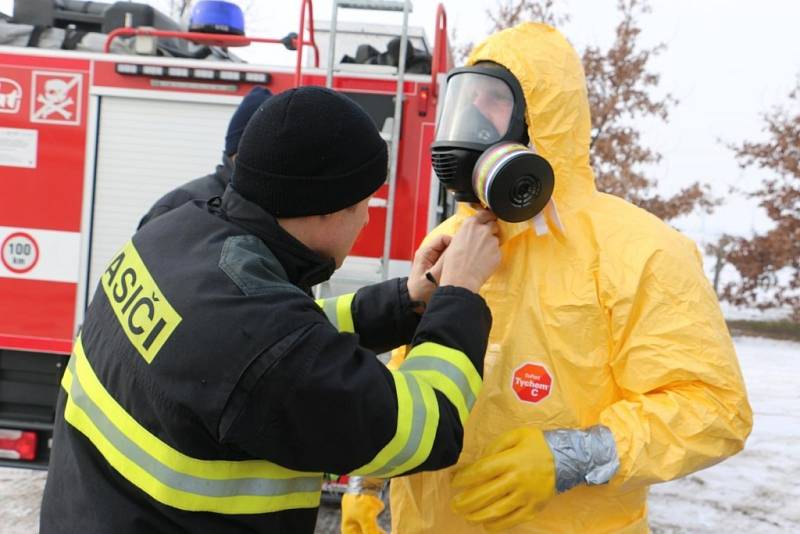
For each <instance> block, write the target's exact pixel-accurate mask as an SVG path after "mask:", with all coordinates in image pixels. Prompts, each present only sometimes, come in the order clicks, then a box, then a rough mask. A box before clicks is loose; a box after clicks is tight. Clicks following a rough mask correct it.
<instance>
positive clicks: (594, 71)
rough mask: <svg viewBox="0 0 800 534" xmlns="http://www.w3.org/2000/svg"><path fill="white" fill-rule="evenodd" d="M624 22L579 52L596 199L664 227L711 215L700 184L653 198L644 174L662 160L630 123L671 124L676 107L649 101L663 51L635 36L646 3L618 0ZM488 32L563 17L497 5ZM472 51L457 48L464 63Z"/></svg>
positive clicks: (532, 6)
mask: <svg viewBox="0 0 800 534" xmlns="http://www.w3.org/2000/svg"><path fill="white" fill-rule="evenodd" d="M617 7H618V9H619V11H620V14H621V15H622V20H621V21H620V22H619V24H618V25H617V27H616V30H615V31H616V39H615V41H614V43H613V44H612V45H611V47H610V48H608V49H607V50H603V49H601V48H600V47H597V46H589V47H587V48H586V49H585V50H584V52H583V56H582V58H583V66H584V70H585V72H586V82H587V86H588V92H589V105H590V107H591V112H592V138H591V145H592V152H591V155H592V156H591V157H592V161H591V163H592V166H593V167H594V169H595V173H596V175H597V186H598V188H599V189H600V190H601V191H605V192H607V193H611V194H614V195H617V196H620V197H623V198H625V199H627V200H629V201H631V202H633V203H634V204H636V205H638V206H641V207H643V208H644V209H646V210H648V211H650V212H652V213H654V214H655V215H657V216H659V217H661V218H662V219H664V220H670V219H674V218H675V217H678V216H680V215H684V214H686V213H689V212H691V211H693V210H694V209H696V208H701V209H704V210H706V211H711V210H712V209H713V207H714V205H716V204H717V201H715V200H714V199H712V198H711V196H710V193H709V188H708V186H707V185H701V184H700V183H698V182H695V183H693V184H692V185H689V186H687V187H685V188H684V189H683V190H681V191H680V192H678V193H677V194H675V195H673V196H669V197H664V196H662V195H659V194H657V193H655V188H656V185H657V182H656V180H655V179H654V178H651V177H648V176H647V174H646V167H647V166H648V165H651V164H654V163H657V162H658V161H660V159H661V154H659V153H658V152H657V151H655V150H653V149H651V148H648V147H646V146H644V145H643V144H642V140H641V133H640V131H639V129H638V127H637V125H636V122H637V121H639V120H641V119H644V118H648V117H656V118H659V119H661V120H663V121H667V120H668V118H669V109H670V107H671V106H673V105H675V104H677V100H675V99H674V98H673V97H672V96H671V95H669V94H667V95H665V96H663V97H662V98H657V97H656V96H654V94H653V91H654V90H655V89H657V88H658V85H659V81H660V76H659V75H658V74H656V73H653V72H652V71H650V70H649V62H650V60H651V58H652V57H654V56H655V55H657V54H659V53H660V52H662V51H663V50H664V45H663V44H660V45H657V46H654V47H652V48H642V47H640V45H639V42H638V41H639V36H640V34H641V31H642V30H641V28H640V27H639V24H638V20H639V18H640V17H641V16H643V15H645V14H647V13H648V12H649V11H650V7H649V5H648V4H647V2H646V0H619V2H618V6H617ZM487 16H488V18H489V20H490V21H491V22H492V28H491V29H490V31H491V32H495V31H498V30H501V29H504V28H508V27H511V26H514V25H516V24H518V23H520V22H523V21H526V20H535V21H540V22H546V23H548V24H551V25H553V26H561V25H563V24H564V23H566V22H567V21H568V20H569V16H568V15H565V14H562V13H559V12H558V11H557V10H556V9H555V1H554V0H518V1H513V0H503V1H500V2H498V4H497V5H496V7H495V9H494V10H489V11H487ZM471 47H472V44H471V43H469V44H466V45H460V46H456V57H457V58H458V57H459V53H460V54H461V55H462V57H464V56H466V54H465V53H464V49H466V50H469V49H470V48H471Z"/></svg>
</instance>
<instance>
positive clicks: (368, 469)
mask: <svg viewBox="0 0 800 534" xmlns="http://www.w3.org/2000/svg"><path fill="white" fill-rule="evenodd" d="M391 373H392V377H393V378H394V388H395V391H396V392H397V430H396V431H395V434H394V436H393V437H392V439H391V440H389V443H387V444H386V446H385V447H383V449H381V451H380V452H379V453H378V454H376V455H375V458H373V459H372V460H371V461H370V462H369V463H368V464H367V465H365V466H363V467H359V468H358V469H356V470H354V471H353V472H352V474H354V475H371V474H372V473H375V472H377V471H378V470H379V469H381V468H383V467H384V466H385V465H386V464H387V463H389V461H390V460H391V459H392V458H394V457H395V456H397V454H398V453H399V452H400V451H401V450H403V447H404V446H405V444H406V443H407V442H408V437H409V434H411V419H412V411H413V401H412V399H411V393H410V392H409V391H408V384H407V383H406V378H405V376H403V374H402V373H398V372H394V371H392V372H391Z"/></svg>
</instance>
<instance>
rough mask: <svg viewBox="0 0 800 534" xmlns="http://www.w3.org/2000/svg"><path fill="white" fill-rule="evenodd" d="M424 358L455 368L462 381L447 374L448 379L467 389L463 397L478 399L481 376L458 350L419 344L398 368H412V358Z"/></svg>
mask: <svg viewBox="0 0 800 534" xmlns="http://www.w3.org/2000/svg"><path fill="white" fill-rule="evenodd" d="M426 356H427V357H433V358H439V359H441V360H443V361H444V362H446V363H448V364H452V365H453V366H455V367H456V368H457V369H458V371H460V372H461V375H463V379H462V378H460V377H458V376H456V375H451V374H450V373H448V374H449V375H450V378H451V379H454V382H456V383H457V384H459V387H466V388H469V393H468V392H467V391H464V393H465V394H466V395H465V396H467V397H468V396H469V394H470V393H471V395H472V396H473V397H474V398H477V397H478V395H479V394H480V392H481V387H482V386H483V380H482V379H481V375H480V374H478V371H477V370H476V369H475V365H474V364H473V363H472V360H470V359H469V358H468V357H467V355H466V354H464V353H463V352H461V351H460V350H456V349H453V348H451V347H447V346H445V345H441V344H439V343H433V342H426V343H420V344H419V345H417V346H416V347H414V348H412V349H411V350H410V351H409V353H408V355H407V356H406V359H405V361H404V362H403V365H401V366H400V368H401V369H404V368H407V367H405V366H406V365H408V366H409V367H408V368H410V367H413V366H414V364H412V363H411V362H413V361H414V358H424V357H426ZM464 382H465V383H464ZM443 393H444V392H443Z"/></svg>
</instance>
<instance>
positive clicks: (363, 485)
mask: <svg viewBox="0 0 800 534" xmlns="http://www.w3.org/2000/svg"><path fill="white" fill-rule="evenodd" d="M385 484H386V480H384V479H382V478H372V477H358V476H353V477H350V479H349V481H348V482H347V493H355V494H356V495H372V496H374V497H378V498H380V497H381V492H382V491H383V486H384V485H385Z"/></svg>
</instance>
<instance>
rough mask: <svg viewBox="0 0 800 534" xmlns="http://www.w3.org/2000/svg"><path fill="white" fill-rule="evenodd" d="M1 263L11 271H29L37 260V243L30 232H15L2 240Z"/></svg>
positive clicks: (18, 272)
mask: <svg viewBox="0 0 800 534" xmlns="http://www.w3.org/2000/svg"><path fill="white" fill-rule="evenodd" d="M2 246H3V256H2V258H3V265H5V266H6V269H8V270H9V271H11V272H13V273H17V274H22V273H26V272H28V271H30V270H31V269H33V268H34V266H35V265H36V262H38V261H39V245H37V244H36V240H34V239H33V237H32V236H31V235H30V234H27V233H25V232H15V233H13V234H11V235H9V236H7V237H6V238H5V239H4V240H3V245H2Z"/></svg>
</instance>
